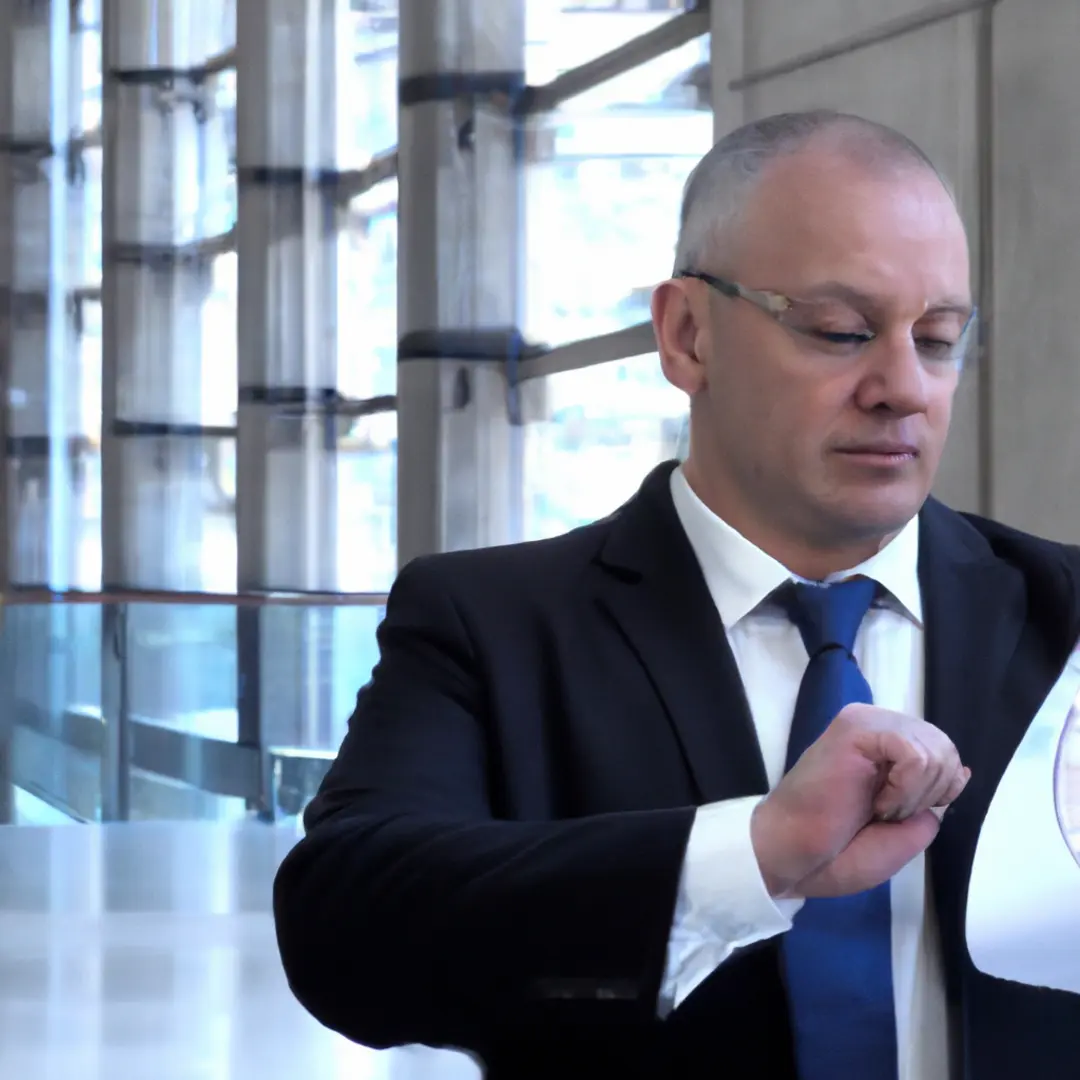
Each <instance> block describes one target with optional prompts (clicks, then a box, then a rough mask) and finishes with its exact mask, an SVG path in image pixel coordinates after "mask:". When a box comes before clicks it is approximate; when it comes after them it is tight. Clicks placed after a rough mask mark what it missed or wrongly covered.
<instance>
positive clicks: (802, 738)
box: [777, 578, 899, 1080]
mask: <svg viewBox="0 0 1080 1080" xmlns="http://www.w3.org/2000/svg"><path fill="white" fill-rule="evenodd" d="M875 590H876V585H875V583H874V582H873V581H870V580H869V579H867V578H852V579H851V580H850V581H844V582H840V583H838V584H834V585H810V584H796V583H792V584H790V585H788V586H786V587H785V588H783V589H782V590H781V591H780V592H779V593H778V594H777V599H778V600H779V602H780V603H781V604H782V605H783V607H784V608H785V609H786V611H787V613H788V616H789V618H790V619H791V621H792V622H793V623H794V624H795V625H796V626H797V627H798V628H799V632H800V633H801V634H802V639H803V642H804V643H805V645H806V651H807V652H808V653H809V654H810V663H809V665H808V666H807V669H806V674H805V675H804V676H803V680H802V684H801V685H800V687H799V697H798V700H797V701H796V704H795V716H794V721H793V723H792V727H791V737H790V739H789V741H788V755H787V768H788V769H790V768H791V767H792V766H793V765H794V764H795V762H796V761H798V760H799V758H800V757H801V756H802V754H803V752H804V751H805V750H806V749H807V747H809V746H810V744H811V743H813V742H815V741H816V740H817V739H818V738H819V737H820V736H821V735H822V734H823V733H824V731H825V729H826V728H827V727H828V726H829V723H830V722H831V721H832V719H833V717H835V716H836V714H837V713H838V712H839V711H840V710H841V709H842V708H843V707H844V706H845V705H850V704H851V703H852V702H858V701H862V702H867V703H869V702H872V701H873V696H872V694H871V692H870V686H869V684H868V683H867V681H866V679H865V678H863V674H862V672H861V671H860V670H859V665H858V664H857V663H856V661H855V657H854V656H853V655H852V648H853V647H854V644H855V634H856V633H857V632H858V629H859V624H860V623H861V622H862V620H863V617H864V616H865V615H866V612H867V611H868V610H869V608H870V604H871V602H872V601H873V599H874V593H875ZM782 954H783V958H784V966H785V970H786V973H787V983H788V997H789V1000H790V1003H791V1013H792V1022H793V1026H794V1033H795V1053H796V1058H797V1061H798V1066H799V1077H800V1080H849V1078H850V1080H897V1076H898V1070H899V1067H898V1064H897V1047H896V1006H895V1000H894V995H893V979H892V913H891V905H890V902H889V883H888V882H885V883H884V884H883V885H879V886H878V887H877V888H875V889H870V890H868V891H867V892H863V893H858V894H856V895H854V896H842V897H836V898H828V899H810V900H807V901H806V903H805V905H804V906H803V908H802V909H801V910H800V911H799V913H798V915H796V916H795V924H794V927H793V928H792V929H791V930H790V931H789V932H788V933H787V934H786V935H785V936H784V940H783V949H782Z"/></svg>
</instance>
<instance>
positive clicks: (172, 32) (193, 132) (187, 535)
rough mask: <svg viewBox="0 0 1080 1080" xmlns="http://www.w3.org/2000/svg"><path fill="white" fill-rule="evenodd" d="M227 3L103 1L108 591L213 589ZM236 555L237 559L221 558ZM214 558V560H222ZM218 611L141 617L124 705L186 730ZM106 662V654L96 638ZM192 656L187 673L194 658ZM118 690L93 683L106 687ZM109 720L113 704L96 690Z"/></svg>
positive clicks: (225, 225) (155, 608)
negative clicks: (213, 365)
mask: <svg viewBox="0 0 1080 1080" xmlns="http://www.w3.org/2000/svg"><path fill="white" fill-rule="evenodd" d="M226 16H227V5H226V4H225V3H223V0H103V3H102V41H103V62H102V67H103V75H104V88H103V124H102V131H103V181H102V182H103V223H102V229H103V263H104V266H103V278H102V340H103V355H102V388H103V392H102V567H103V570H102V578H103V586H104V588H105V589H110V588H123V589H148V590H193V591H195V590H205V589H208V588H210V587H212V586H211V582H215V583H218V584H219V585H220V581H221V575H220V573H215V571H216V570H217V569H218V568H217V567H215V566H214V565H213V564H212V562H211V558H212V555H213V553H212V552H211V549H210V548H209V547H208V544H207V531H208V530H207V517H208V513H209V504H211V500H212V497H211V496H209V495H208V491H209V488H210V483H209V478H208V477H207V475H206V474H207V467H206V460H207V451H208V449H210V447H211V445H212V444H211V442H210V441H209V440H208V439H207V434H208V432H207V430H206V425H205V422H204V412H203V410H204V395H203V372H204V365H206V364H207V363H209V362H213V359H214V356H215V352H216V354H217V356H218V357H219V360H218V362H220V363H226V362H228V360H229V357H230V355H231V346H230V344H229V343H227V342H221V341H219V340H215V338H214V337H213V336H212V335H210V334H207V333H204V309H205V302H206V299H207V296H208V294H209V291H210V287H211V282H212V260H213V258H214V257H215V256H216V255H218V254H220V253H222V252H223V251H225V250H226V249H227V248H228V247H229V246H230V238H229V230H230V225H231V219H232V207H231V200H230V198H229V192H228V167H229V166H228V138H227V132H226V127H225V121H224V117H223V116H222V115H221V113H220V112H219V111H218V109H217V105H216V100H215V95H216V90H217V85H216V79H217V76H215V75H213V74H212V73H211V72H209V71H208V70H207V63H208V61H210V60H211V59H212V58H214V57H216V56H218V55H220V53H221V52H222V51H223V50H224V49H225V48H226V47H228V46H229V45H230V44H231V40H230V39H231V27H230V26H229V24H228V19H227V17H226ZM228 556H230V557H231V551H229V552H228ZM221 557H222V555H221V553H218V554H217V558H221ZM213 618H214V616H213V614H212V613H210V612H208V611H199V610H198V609H192V608H181V609H179V610H178V609H175V608H170V607H168V606H166V605H138V606H136V607H134V608H133V609H132V611H131V613H130V618H129V620H128V621H129V626H128V633H129V635H131V636H136V637H141V638H143V639H144V640H145V641H146V642H147V644H148V645H149V646H150V647H149V648H145V649H143V650H142V653H141V658H140V660H141V662H140V663H139V664H137V665H133V669H132V671H130V672H129V673H128V674H129V678H128V681H127V685H126V690H127V693H126V700H127V707H129V708H130V710H131V711H132V712H133V713H135V714H138V715H142V716H145V717H148V718H151V719H160V720H174V719H180V718H183V717H185V716H187V715H188V714H190V713H191V712H193V711H194V710H195V709H196V708H197V707H198V702H199V696H198V690H199V672H198V661H197V650H191V651H189V650H186V649H184V648H183V647H181V643H182V640H183V638H182V635H183V634H188V635H190V634H191V633H192V627H193V626H195V627H196V628H203V629H205V627H206V626H207V625H208V623H210V622H212V621H213ZM104 643H105V648H104V650H103V654H104V655H105V658H106V659H105V662H106V663H107V662H108V656H110V655H111V652H110V650H111V649H112V647H113V636H112V634H111V633H110V628H109V627H106V629H105V635H104ZM189 652H190V655H191V656H192V659H191V661H190V665H193V666H192V667H191V670H188V668H189V662H188V656H189ZM114 683H115V679H114V678H112V677H111V676H110V677H107V678H103V688H104V687H111V686H113V685H114ZM103 696H104V697H106V698H108V699H109V700H105V701H103V703H102V707H103V709H104V710H105V712H106V715H107V716H108V717H110V718H114V716H115V713H116V710H118V709H119V708H121V704H120V703H119V702H118V701H116V700H112V698H113V697H114V696H115V695H112V694H109V693H105V694H104V695H103Z"/></svg>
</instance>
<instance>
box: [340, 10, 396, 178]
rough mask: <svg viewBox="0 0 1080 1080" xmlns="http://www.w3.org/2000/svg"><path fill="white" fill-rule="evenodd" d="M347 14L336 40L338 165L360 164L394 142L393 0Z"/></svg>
mask: <svg viewBox="0 0 1080 1080" xmlns="http://www.w3.org/2000/svg"><path fill="white" fill-rule="evenodd" d="M349 19H350V22H351V27H350V32H349V33H348V34H345V35H342V43H341V44H342V48H343V49H344V50H345V53H346V56H345V60H346V62H345V63H343V64H342V70H343V72H344V73H345V74H344V81H345V82H344V85H343V86H341V87H339V90H338V102H339V105H340V107H341V109H342V117H341V121H342V122H341V123H340V124H339V126H338V140H339V141H338V154H339V157H340V160H341V166H342V168H345V169H359V168H363V167H364V166H365V165H367V163H368V162H369V161H370V160H371V159H372V158H373V157H375V156H376V155H377V154H380V153H383V152H384V151H386V150H389V149H390V148H391V147H393V146H394V145H396V143H397V137H398V136H397V131H398V129H397V100H398V3H397V0H381V2H376V3H365V4H363V5H362V6H360V5H354V6H353V9H352V10H351V11H350V12H349ZM350 59H351V61H352V63H349V62H348V60H350Z"/></svg>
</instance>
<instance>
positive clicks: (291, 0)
mask: <svg viewBox="0 0 1080 1080" xmlns="http://www.w3.org/2000/svg"><path fill="white" fill-rule="evenodd" d="M352 49H353V42H352V34H351V20H350V18H349V5H348V3H347V0H239V2H238V4H237V178H238V182H239V215H238V221H237V239H238V268H239V296H240V311H241V313H242V315H241V318H240V322H239V350H240V351H239V380H240V382H239V414H238V417H239V426H238V437H237V495H236V528H237V551H238V558H237V579H238V585H239V588H240V589H241V591H247V590H251V591H257V592H263V591H290V592H297V591H298V592H334V591H337V590H338V588H339V582H338V558H339V553H338V521H337V513H338V512H337V500H338V450H337V442H338V434H339V427H340V426H341V425H342V424H343V417H341V416H340V414H339V411H338V405H339V403H340V400H341V394H340V392H339V389H338V355H337V346H338V329H337V312H338V274H337V267H338V244H339V223H340V218H341V211H342V209H343V207H341V206H340V205H339V204H340V202H341V195H340V190H341V187H342V181H343V163H342V161H341V156H340V153H339V149H340V147H341V144H342V142H343V140H341V139H340V138H339V135H340V125H341V123H342V120H343V119H344V118H345V117H346V114H345V106H346V104H347V97H346V94H347V86H346V85H345V82H344V77H345V74H346V73H347V71H348V68H349V66H350V65H351V64H352ZM355 557H356V558H363V552H356V553H355ZM332 631H333V611H332V610H331V609H329V608H325V607H324V608H311V609H305V608H276V609H261V610H260V609H258V608H249V609H241V610H240V612H239V613H238V624H237V632H238V641H239V656H240V672H239V677H240V695H239V700H240V738H241V741H246V742H249V743H256V744H260V745H264V746H265V745H273V744H279V743H282V742H284V743H286V744H289V743H295V742H296V741H298V740H299V741H300V743H301V744H308V745H310V744H312V743H314V744H315V745H319V742H320V740H321V738H322V735H323V733H322V732H320V731H319V730H318V726H319V724H320V723H321V722H325V719H326V717H327V716H328V714H329V694H330V686H331V678H330V674H331V672H332V666H333V638H332ZM264 795H265V798H264V800H263V803H262V805H261V807H260V809H263V810H267V809H268V808H269V792H268V791H267V792H265V793H264Z"/></svg>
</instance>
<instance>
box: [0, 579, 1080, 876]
mask: <svg viewBox="0 0 1080 1080" xmlns="http://www.w3.org/2000/svg"><path fill="white" fill-rule="evenodd" d="M385 600H386V596H385V594H381V593H354V594H267V595H253V594H247V595H219V594H208V593H190V594H188V593H171V592H170V593H141V592H130V593H124V592H110V593H104V594H101V593H67V594H63V595H56V594H50V593H38V592H24V593H18V592H17V593H14V594H10V595H9V596H7V597H6V598H5V600H4V603H3V606H2V607H0V824H6V823H15V824H54V823H59V822H101V821H140V820H141V821H146V820H214V821H231V820H237V819H242V818H251V817H254V818H258V819H260V820H263V821H268V822H283V823H291V822H295V820H296V819H297V817H298V816H299V815H300V813H301V812H302V811H303V809H304V807H305V806H306V805H307V803H308V801H309V800H310V799H311V798H312V796H313V795H314V793H315V791H316V790H317V788H318V786H319V783H320V782H321V780H322V778H323V776H324V775H325V773H326V770H327V769H328V768H329V765H330V762H331V761H332V760H333V758H334V755H335V754H336V752H337V748H338V747H339V746H340V744H341V740H342V738H343V737H344V734H345V728H346V725H347V723H348V718H349V715H350V714H351V712H352V708H353V702H354V700H355V697H356V692H357V690H358V689H359V688H360V687H361V686H362V685H363V684H364V683H365V682H366V681H367V680H368V677H369V676H370V674H371V669H372V667H373V666H374V664H375V661H376V659H377V646H376V641H375V631H376V629H377V627H378V624H379V622H380V621H381V619H382V616H383V610H384V604H385ZM1056 751H1057V754H1056V756H1057V762H1058V766H1057V802H1058V808H1059V815H1060V818H1061V824H1062V827H1063V830H1064V831H1065V833H1066V836H1067V837H1068V839H1069V841H1070V845H1071V846H1072V847H1073V850H1074V851H1075V852H1077V854H1078V857H1080V708H1078V709H1076V710H1074V714H1073V716H1072V718H1071V719H1070V726H1069V729H1068V730H1067V731H1066V733H1065V735H1064V737H1063V740H1062V742H1061V745H1060V746H1059V747H1057V748H1056ZM1053 752H1054V748H1050V747H1047V748H1046V753H1047V754H1048V755H1049V754H1052V753H1053Z"/></svg>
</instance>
